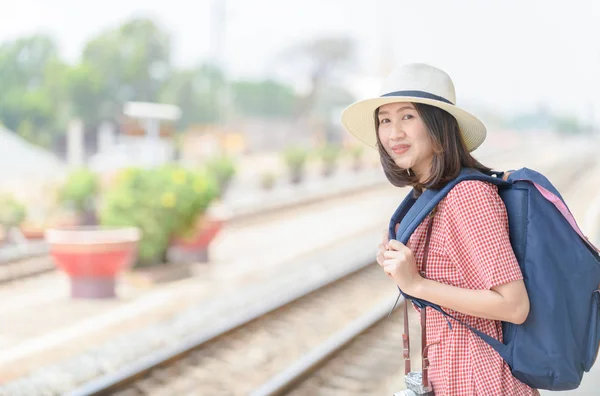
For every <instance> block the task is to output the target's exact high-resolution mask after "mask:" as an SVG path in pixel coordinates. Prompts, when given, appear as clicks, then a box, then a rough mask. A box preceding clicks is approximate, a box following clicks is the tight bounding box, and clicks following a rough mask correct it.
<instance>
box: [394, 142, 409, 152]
mask: <svg viewBox="0 0 600 396" xmlns="http://www.w3.org/2000/svg"><path fill="white" fill-rule="evenodd" d="M409 148H410V146H409V145H408V144H397V145H395V146H392V151H393V152H394V153H396V154H403V153H405V152H406V150H408V149H409Z"/></svg>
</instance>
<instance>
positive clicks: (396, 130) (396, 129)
mask: <svg viewBox="0 0 600 396" xmlns="http://www.w3.org/2000/svg"><path fill="white" fill-rule="evenodd" d="M404 137H406V133H405V132H404V130H403V129H402V128H401V127H400V125H398V124H395V125H394V126H392V133H390V139H391V140H400V139H403V138H404Z"/></svg>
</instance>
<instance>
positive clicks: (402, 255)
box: [382, 240, 423, 297]
mask: <svg viewBox="0 0 600 396" xmlns="http://www.w3.org/2000/svg"><path fill="white" fill-rule="evenodd" d="M388 246H389V250H388V251H386V252H384V253H383V257H384V260H383V265H382V267H383V270H384V271H385V273H386V274H387V275H388V276H390V277H391V278H392V279H394V281H395V282H396V284H397V285H398V286H399V287H400V289H402V291H403V292H405V293H407V294H410V295H412V296H413V297H417V296H415V295H414V290H415V288H416V287H417V286H418V284H419V282H420V281H422V280H423V278H422V277H421V275H420V274H419V271H418V270H417V264H416V260H415V256H414V255H413V252H412V250H410V249H409V248H408V247H407V246H406V245H404V244H402V243H400V242H398V241H396V240H391V241H390V242H389V243H388Z"/></svg>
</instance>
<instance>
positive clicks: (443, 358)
mask: <svg viewBox="0 0 600 396" xmlns="http://www.w3.org/2000/svg"><path fill="white" fill-rule="evenodd" d="M429 221H432V220H431V219H430V218H429V217H427V218H426V219H425V220H424V221H423V222H422V223H421V224H420V225H419V227H418V228H417V230H416V231H415V232H414V233H413V235H412V236H411V238H410V241H409V245H408V246H409V247H410V248H411V250H412V251H413V253H414V255H415V257H416V260H417V266H418V267H419V270H421V268H422V262H423V253H424V249H425V237H426V233H427V226H428V224H429ZM433 221H434V223H433V227H432V234H431V240H430V244H429V255H428V259H427V265H426V274H425V276H426V277H427V278H428V279H431V280H434V281H437V282H441V283H445V284H448V285H452V286H457V287H461V288H465V289H480V290H481V289H491V288H492V287H494V286H498V285H501V284H504V283H508V282H511V281H515V280H518V279H522V274H521V270H520V268H519V264H518V262H517V260H516V258H515V255H514V252H513V250H512V248H511V245H510V241H509V237H508V217H507V214H506V207H505V206H504V203H503V202H502V200H501V199H500V196H499V195H498V189H497V187H496V186H494V185H492V184H490V183H487V182H481V181H472V180H469V181H463V182H461V183H459V184H457V185H456V186H455V187H454V188H453V189H452V190H451V191H450V192H449V193H448V195H447V196H446V198H444V199H443V200H442V201H441V202H440V203H439V204H438V209H437V213H436V214H435V217H434V219H433ZM448 311H449V313H451V314H452V315H454V316H456V317H457V318H459V319H461V320H463V321H464V322H467V323H469V324H470V325H471V326H473V327H475V328H477V329H479V330H480V331H482V332H484V333H486V334H488V335H490V336H492V337H494V338H496V339H499V340H500V341H502V326H501V323H500V322H499V321H495V320H488V319H482V318H477V317H473V316H469V315H465V314H462V313H459V312H456V311H453V310H450V309H448ZM427 341H428V344H430V343H434V342H437V341H439V342H440V344H438V345H434V346H432V347H430V348H429V360H430V363H431V366H430V371H429V373H430V378H431V384H432V386H433V388H434V392H435V394H436V396H442V395H444V396H475V395H477V396H503V395H510V396H518V395H539V393H538V391H537V390H535V389H531V388H530V387H529V386H527V385H525V384H523V383H522V382H520V381H519V380H517V379H516V378H515V377H513V376H512V374H511V372H510V367H509V366H508V364H507V363H505V362H504V360H503V359H502V358H501V357H500V355H498V354H497V353H496V352H495V351H494V350H493V349H492V348H491V347H490V346H489V345H488V344H486V343H485V342H484V341H483V340H481V339H480V338H479V337H478V336H477V335H475V334H474V333H472V332H471V331H470V330H469V329H467V328H466V327H464V326H462V325H460V324H458V323H456V322H454V323H453V324H452V329H450V328H449V326H448V323H447V321H446V319H445V318H444V317H443V316H442V314H440V313H439V312H436V311H434V310H432V309H428V310H427Z"/></svg>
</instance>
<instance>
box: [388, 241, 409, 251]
mask: <svg viewBox="0 0 600 396" xmlns="http://www.w3.org/2000/svg"><path fill="white" fill-rule="evenodd" d="M390 249H393V250H397V251H403V250H405V249H408V248H407V247H406V245H405V244H403V243H402V242H398V241H397V240H395V239H394V240H391V241H390Z"/></svg>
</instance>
